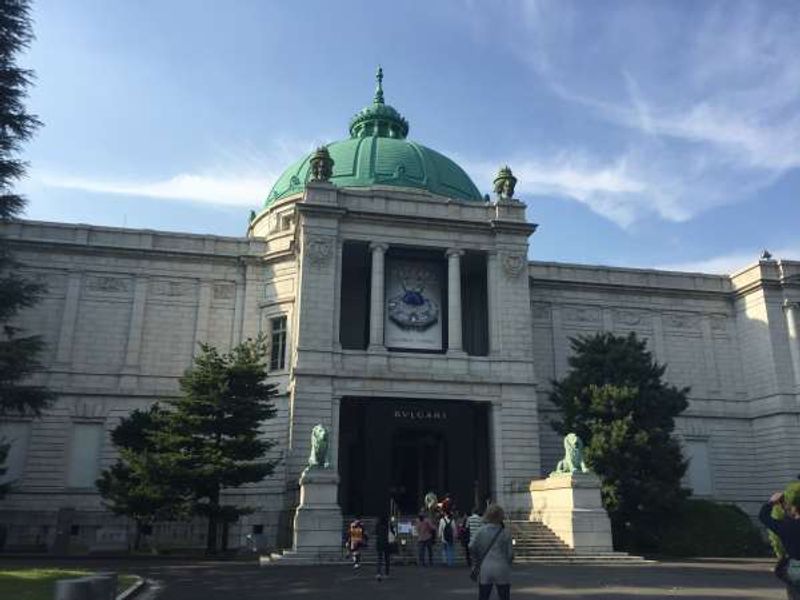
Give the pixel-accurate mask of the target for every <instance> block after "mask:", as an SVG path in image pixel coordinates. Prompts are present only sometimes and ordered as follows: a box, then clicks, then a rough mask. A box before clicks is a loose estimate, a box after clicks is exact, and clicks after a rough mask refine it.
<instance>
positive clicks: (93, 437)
mask: <svg viewBox="0 0 800 600" xmlns="http://www.w3.org/2000/svg"><path fill="white" fill-rule="evenodd" d="M102 441H103V425H102V424H101V423H74V424H73V426H72V446H71V448H70V453H69V467H68V469H67V486H68V487H76V488H91V487H94V482H95V480H96V479H97V472H98V470H99V469H98V467H99V466H100V445H101V444H102Z"/></svg>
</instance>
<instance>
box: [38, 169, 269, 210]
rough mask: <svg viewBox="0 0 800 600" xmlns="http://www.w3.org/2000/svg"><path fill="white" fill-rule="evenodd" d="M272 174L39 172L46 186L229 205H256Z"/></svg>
mask: <svg viewBox="0 0 800 600" xmlns="http://www.w3.org/2000/svg"><path fill="white" fill-rule="evenodd" d="M272 181H274V178H273V177H269V176H268V177H262V178H252V177H248V176H242V177H239V176H235V175H221V176H220V175H208V174H193V173H180V174H178V175H175V176H173V177H170V178H168V179H163V180H155V181H129V180H128V181H126V180H108V179H93V178H88V177H72V176H63V175H54V174H44V175H40V176H39V182H40V183H41V184H43V185H45V186H49V187H56V188H63V189H72V190H82V191H85V192H92V193H101V194H117V195H124V196H141V197H145V198H165V199H175V200H188V201H194V202H204V203H210V204H218V205H229V206H255V205H257V204H258V203H259V201H260V200H261V199H263V198H264V197H265V196H266V194H267V192H268V191H269V187H270V185H271V183H272Z"/></svg>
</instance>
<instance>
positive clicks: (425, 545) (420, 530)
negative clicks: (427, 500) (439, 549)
mask: <svg viewBox="0 0 800 600" xmlns="http://www.w3.org/2000/svg"><path fill="white" fill-rule="evenodd" d="M435 532H436V527H434V525H433V523H432V522H431V519H430V517H428V516H427V515H426V514H425V513H420V514H419V516H418V517H417V563H418V564H419V566H421V567H424V566H425V554H426V553H427V555H428V566H429V567H432V566H433V535H434V533H435Z"/></svg>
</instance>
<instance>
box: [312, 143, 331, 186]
mask: <svg viewBox="0 0 800 600" xmlns="http://www.w3.org/2000/svg"><path fill="white" fill-rule="evenodd" d="M309 162H310V163H311V164H310V167H311V168H310V170H309V173H310V175H311V181H330V179H331V176H332V175H333V159H332V158H331V155H330V152H328V149H327V148H326V147H325V146H320V147H319V148H317V149H316V150H315V151H314V154H313V155H312V156H311V160H310V161H309Z"/></svg>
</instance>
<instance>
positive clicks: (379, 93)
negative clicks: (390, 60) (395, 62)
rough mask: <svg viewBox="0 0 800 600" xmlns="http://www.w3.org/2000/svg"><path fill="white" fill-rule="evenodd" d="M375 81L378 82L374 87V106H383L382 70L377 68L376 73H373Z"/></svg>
mask: <svg viewBox="0 0 800 600" xmlns="http://www.w3.org/2000/svg"><path fill="white" fill-rule="evenodd" d="M375 80H376V81H377V82H378V83H377V85H376V86H375V98H374V102H375V104H383V103H384V102H383V69H382V68H381V67H378V72H377V73H375Z"/></svg>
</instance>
